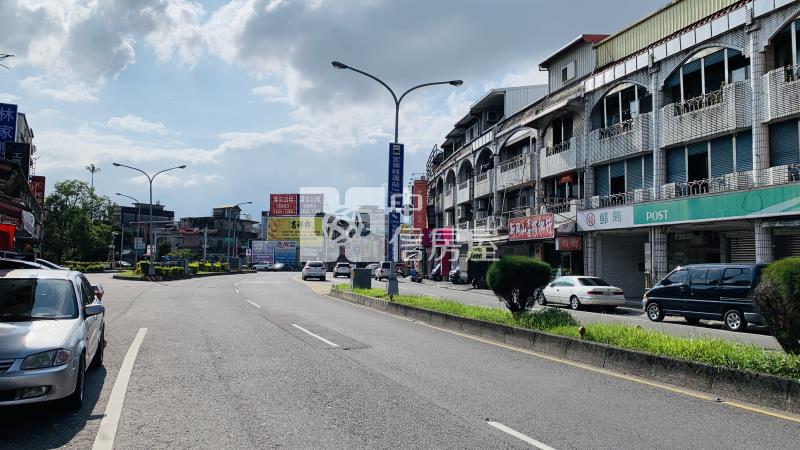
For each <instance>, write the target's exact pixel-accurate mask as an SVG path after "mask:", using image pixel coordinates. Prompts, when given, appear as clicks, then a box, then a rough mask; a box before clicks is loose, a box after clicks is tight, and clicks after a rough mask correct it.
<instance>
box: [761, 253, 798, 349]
mask: <svg viewBox="0 0 800 450" xmlns="http://www.w3.org/2000/svg"><path fill="white" fill-rule="evenodd" d="M756 304H757V305H758V308H759V310H760V311H761V314H762V315H763V317H764V322H766V324H767V326H768V327H769V330H770V332H771V333H772V335H773V336H775V339H777V340H778V343H779V344H781V347H783V349H784V350H785V351H786V352H788V353H792V354H795V355H800V258H786V259H781V260H779V261H776V262H774V263H772V264H770V265H769V266H767V267H766V268H765V269H764V270H763V271H762V274H761V283H760V284H759V286H758V288H757V289H756Z"/></svg>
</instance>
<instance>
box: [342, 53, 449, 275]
mask: <svg viewBox="0 0 800 450" xmlns="http://www.w3.org/2000/svg"><path fill="white" fill-rule="evenodd" d="M331 64H332V65H333V67H334V68H336V69H343V70H344V69H349V70H352V71H353V72H357V73H360V74H361V75H364V76H366V77H369V78H372V79H373V80H375V81H377V82H378V83H380V84H381V86H383V87H385V88H386V90H388V91H389V93H390V94H392V98H393V99H394V142H393V144H395V145H397V146H398V147H399V145H400V142H399V136H398V135H399V132H400V126H399V122H400V102H402V101H403V99H404V98H405V96H406V95H408V94H409V93H411V92H412V91H415V90H417V89H419V88H423V87H427V86H436V85H440V84H449V85H451V86H456V87H458V86H461V85H462V84H464V82H463V81H461V80H450V81H436V82H433V83H423V84H419V85H417V86H414V87H412V88H410V89H408V90H406V91H405V92H403V94H402V95H400V97H398V96H397V94H395V92H394V90H392V88H390V87H389V85H388V84H386V83H385V82H383V80H381V79H380V78H378V77H376V76H374V75H371V74H369V73H367V72H364V71H362V70H358V69H356V68H354V67H350V66H348V65H347V64H344V63H342V62H339V61H333V62H332V63H331ZM401 161H402V155H401ZM389 164H390V170H391V155H390V161H389ZM401 167H402V165H401ZM401 172H402V171H401ZM400 177H401V178H402V173H401V174H400ZM390 183H391V182H390ZM400 185H401V186H402V182H401V183H400ZM390 186H391V184H390ZM388 188H389V186H387V189H388ZM392 203H393V202H392V199H391V198H390V196H387V206H388V207H389V210H388V211H387V215H386V218H387V220H386V227H385V228H386V255H387V257H388V256H389V246H390V245H391V243H390V242H391V239H392V238H393V236H391V226H390V219H391V216H390V214H391V210H392V209H393V208H395V205H393V204H392ZM398 253H399V252H398ZM393 256H394V257H393V258H391V259H390V271H391V274H390V277H392V278H394V277H395V267H394V263H395V261H396V260H397V258H398V256H399V255H397V254H394V255H393Z"/></svg>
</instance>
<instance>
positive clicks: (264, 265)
mask: <svg viewBox="0 0 800 450" xmlns="http://www.w3.org/2000/svg"><path fill="white" fill-rule="evenodd" d="M253 270H255V271H259V272H260V271H263V270H272V263H269V262H260V263H255V264H253Z"/></svg>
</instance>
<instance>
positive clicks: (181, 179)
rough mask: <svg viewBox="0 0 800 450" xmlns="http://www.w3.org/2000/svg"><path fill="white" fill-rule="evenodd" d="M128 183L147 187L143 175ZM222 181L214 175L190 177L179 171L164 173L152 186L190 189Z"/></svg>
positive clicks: (195, 174) (218, 176) (133, 178)
mask: <svg viewBox="0 0 800 450" xmlns="http://www.w3.org/2000/svg"><path fill="white" fill-rule="evenodd" d="M127 180H128V181H129V182H131V183H134V184H139V185H142V186H147V185H148V184H149V182H148V180H147V177H145V176H144V175H137V176H133V177H130V178H128V179H127ZM222 180H223V177H222V176H221V175H216V174H205V175H204V174H198V173H192V174H190V175H188V176H187V175H184V174H183V173H182V172H181V171H175V172H166V173H163V174H161V175H158V176H157V177H156V178H155V180H154V181H153V186H158V187H161V188H178V187H183V188H190V187H200V186H203V185H206V184H212V185H213V184H215V183H218V182H220V181H222Z"/></svg>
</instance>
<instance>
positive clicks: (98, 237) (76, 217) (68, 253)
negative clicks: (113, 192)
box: [43, 180, 114, 262]
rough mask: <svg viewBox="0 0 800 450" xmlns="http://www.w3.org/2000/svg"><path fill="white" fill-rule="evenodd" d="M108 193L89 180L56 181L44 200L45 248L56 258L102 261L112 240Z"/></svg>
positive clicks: (48, 253) (57, 259) (48, 255)
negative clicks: (103, 193) (89, 182)
mask: <svg viewBox="0 0 800 450" xmlns="http://www.w3.org/2000/svg"><path fill="white" fill-rule="evenodd" d="M113 207H114V204H113V203H112V202H111V200H110V199H109V198H108V197H105V196H98V195H97V193H96V192H95V190H94V189H93V188H92V187H90V186H89V184H88V183H85V182H83V181H79V180H64V181H60V182H58V183H56V185H55V188H54V190H53V192H52V193H51V194H50V195H48V196H47V199H46V200H45V207H44V209H45V217H46V220H45V222H44V242H43V244H44V252H45V253H46V255H47V257H48V258H50V259H53V260H55V261H59V262H62V261H68V260H80V261H102V260H105V259H106V255H107V254H108V253H107V252H108V246H109V245H110V244H111V239H112V237H111V231H112V230H111V223H110V218H111V210H112V208H113Z"/></svg>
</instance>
